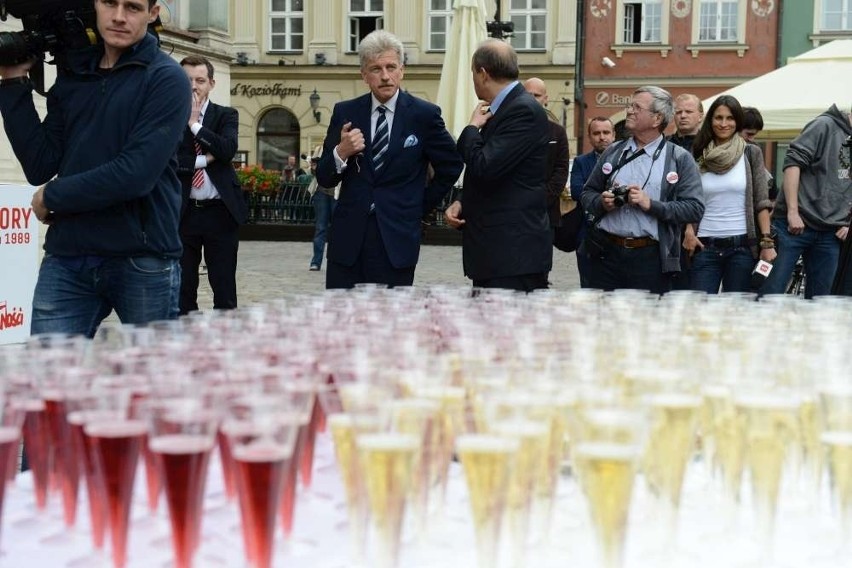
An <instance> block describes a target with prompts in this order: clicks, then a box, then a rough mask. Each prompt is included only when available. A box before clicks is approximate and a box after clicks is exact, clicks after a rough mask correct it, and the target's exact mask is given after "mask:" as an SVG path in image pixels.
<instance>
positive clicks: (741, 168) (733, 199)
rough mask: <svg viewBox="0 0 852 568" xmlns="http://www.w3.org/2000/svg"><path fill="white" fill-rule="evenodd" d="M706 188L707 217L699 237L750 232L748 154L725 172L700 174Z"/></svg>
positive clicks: (731, 235) (705, 213)
mask: <svg viewBox="0 0 852 568" xmlns="http://www.w3.org/2000/svg"><path fill="white" fill-rule="evenodd" d="M701 187H702V188H703V189H704V216H703V217H702V218H701V224H700V225H699V226H698V237H699V238H701V237H733V236H735V235H745V234H746V233H747V232H748V226H747V223H746V211H745V209H746V208H745V203H746V199H745V192H746V165H745V153H743V155H742V156H740V159H739V160H738V161H737V163H736V165H735V166H734V167H733V168H731V169H730V170H728V171H727V172H725V173H724V174H714V173H711V172H706V173H703V174H701Z"/></svg>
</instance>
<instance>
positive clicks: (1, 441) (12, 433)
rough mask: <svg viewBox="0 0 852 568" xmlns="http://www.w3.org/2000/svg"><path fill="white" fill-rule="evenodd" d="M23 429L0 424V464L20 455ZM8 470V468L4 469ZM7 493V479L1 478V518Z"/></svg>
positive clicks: (0, 517)
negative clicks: (19, 446)
mask: <svg viewBox="0 0 852 568" xmlns="http://www.w3.org/2000/svg"><path fill="white" fill-rule="evenodd" d="M20 440H21V431H20V430H19V429H18V428H13V427H11V426H0V466H6V467H7V468H8V464H9V462H10V461H12V460H13V459H16V458H17V456H18V443H19V442H20ZM2 471H6V470H2ZM5 494H6V483H5V480H0V519H2V518H3V497H4V496H5Z"/></svg>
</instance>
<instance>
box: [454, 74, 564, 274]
mask: <svg viewBox="0 0 852 568" xmlns="http://www.w3.org/2000/svg"><path fill="white" fill-rule="evenodd" d="M549 140H550V135H549V128H548V119H547V115H546V114H545V112H544V108H542V106H541V105H540V104H539V103H538V102H537V101H536V100H535V99H534V98H533V97H532V96H531V95H529V94H528V93H526V92H525V91H524V88H523V86H521V85H520V84H518V85H517V86H516V87H515V88H514V89H512V90H511V91H510V92H509V95H508V96H507V97H506V98H505V100H504V101H503V104H502V105H501V106H500V108H499V109H498V111H497V114H495V115H494V116H493V117H492V118H491V119H490V120H489V121H488V122H487V123H486V124H485V126H484V127H483V129H482V131H481V132H480V131H479V130H478V129H477V128H476V127H474V126H467V127H465V129H464V130H462V132H461V135H460V136H459V141H458V149H459V152H461V154H462V157H463V158H464V162H465V165H466V166H467V169H466V170H465V174H464V190H463V193H462V216H463V217H464V219H465V225H464V226H463V229H462V230H463V238H462V244H463V249H462V252H463V257H464V272H465V274H466V275H467V276H468V277H470V278H471V279H472V280H487V279H491V278H502V277H507V276H521V275H524V274H539V273H542V272H547V271H549V270H550V268H551V264H552V261H553V246H552V237H551V232H550V223H549V220H548V216H547V182H546V180H545V170H546V167H547V154H548V151H547V150H548V142H549Z"/></svg>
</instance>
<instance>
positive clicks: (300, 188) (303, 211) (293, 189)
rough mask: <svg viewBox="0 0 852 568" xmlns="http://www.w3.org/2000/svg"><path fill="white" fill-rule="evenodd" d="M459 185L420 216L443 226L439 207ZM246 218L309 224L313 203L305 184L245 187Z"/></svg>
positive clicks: (449, 200) (257, 221)
mask: <svg viewBox="0 0 852 568" xmlns="http://www.w3.org/2000/svg"><path fill="white" fill-rule="evenodd" d="M459 191H460V188H453V189H452V191H450V193H448V194H447V195H446V197H444V200H443V201H442V202H441V204H440V205H439V206H438V207H436V208H435V210H434V211H432V212H431V213H430V214H429V215H427V216H426V217H425V218H424V222H425V223H428V224H429V225H430V226H433V227H439V228H445V225H444V216H443V211H444V209H446V208H447V207H448V206H449V204H450V203H452V202H453V200H455V199H456V197H457V196H458V194H459ZM243 195H244V197H245V199H246V204H247V205H248V209H249V218H248V222H249V223H251V224H259V225H313V224H314V220H315V216H314V207H313V205H312V204H311V195H310V194H309V193H308V184H303V183H286V184H283V185H282V186H281V187H280V188H279V189H278V190H277V191H274V192H268V193H267V192H263V193H261V192H252V191H245V192H243Z"/></svg>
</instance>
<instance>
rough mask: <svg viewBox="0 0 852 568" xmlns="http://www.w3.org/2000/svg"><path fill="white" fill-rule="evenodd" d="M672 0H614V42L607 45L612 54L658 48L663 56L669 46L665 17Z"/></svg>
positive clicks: (666, 19)
mask: <svg viewBox="0 0 852 568" xmlns="http://www.w3.org/2000/svg"><path fill="white" fill-rule="evenodd" d="M674 1H675V0H617V2H616V3H615V35H614V38H615V43H614V44H613V45H612V46H611V48H612V50H613V51H614V52H615V56H616V57H621V55H622V54H623V53H624V52H625V51H648V52H651V51H659V52H660V57H667V56H668V54H669V52H670V51H671V50H672V46H671V45H670V44H669V20H670V19H671V14H672V2H674ZM688 1H689V2H692V1H693V0H688Z"/></svg>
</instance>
